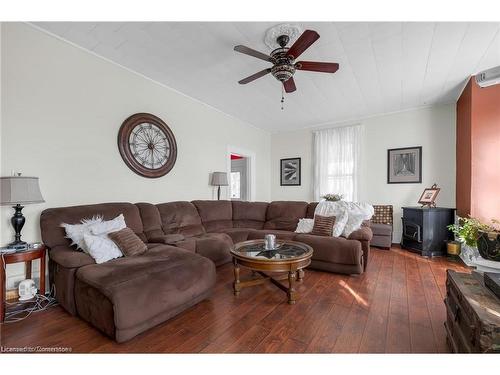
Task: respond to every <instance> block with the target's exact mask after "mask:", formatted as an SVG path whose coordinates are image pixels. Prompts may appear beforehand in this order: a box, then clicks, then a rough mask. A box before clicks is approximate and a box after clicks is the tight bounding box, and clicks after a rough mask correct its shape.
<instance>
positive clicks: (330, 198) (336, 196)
mask: <svg viewBox="0 0 500 375" xmlns="http://www.w3.org/2000/svg"><path fill="white" fill-rule="evenodd" d="M321 198H323V199H324V200H326V201H328V202H338V201H341V200H342V198H344V196H343V195H342V194H325V195H323V196H322V197H321Z"/></svg>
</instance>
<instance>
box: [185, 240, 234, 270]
mask: <svg viewBox="0 0 500 375" xmlns="http://www.w3.org/2000/svg"><path fill="white" fill-rule="evenodd" d="M194 239H195V241H196V253H197V254H200V255H202V256H204V257H206V258H208V259H210V260H211V261H212V262H214V263H215V265H216V266H220V265H222V264H226V263H228V262H230V261H231V253H230V251H231V249H232V247H233V241H232V240H231V237H230V236H229V235H227V234H226V233H205V234H202V235H200V236H196V237H194Z"/></svg>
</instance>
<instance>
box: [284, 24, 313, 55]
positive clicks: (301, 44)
mask: <svg viewBox="0 0 500 375" xmlns="http://www.w3.org/2000/svg"><path fill="white" fill-rule="evenodd" d="M318 39H319V34H318V33H317V32H316V31H313V30H306V31H304V32H303V33H302V35H301V36H300V37H299V39H297V40H296V41H295V43H293V46H291V47H290V49H289V50H288V52H287V53H286V54H287V56H292V57H293V58H294V59H296V58H297V57H299V56H300V55H301V54H302V52H304V51H305V50H306V49H308V48H309V47H310V46H311V44H313V43H314V42H315V41H317V40H318Z"/></svg>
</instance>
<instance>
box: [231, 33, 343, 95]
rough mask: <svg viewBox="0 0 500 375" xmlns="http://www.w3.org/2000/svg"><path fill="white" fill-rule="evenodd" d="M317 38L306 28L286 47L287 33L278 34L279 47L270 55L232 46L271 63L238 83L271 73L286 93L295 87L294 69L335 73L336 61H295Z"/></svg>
mask: <svg viewBox="0 0 500 375" xmlns="http://www.w3.org/2000/svg"><path fill="white" fill-rule="evenodd" d="M318 39H319V34H318V33H317V32H316V31H313V30H306V31H304V32H303V33H302V35H301V36H300V37H299V38H298V39H297V40H296V41H295V43H294V44H293V45H292V46H291V47H286V45H287V44H288V42H289V41H290V37H289V36H288V35H280V36H279V37H278V38H276V41H277V42H278V44H279V46H280V47H279V48H276V49H275V50H274V51H272V52H271V54H270V55H266V54H265V53H262V52H259V51H256V50H254V49H252V48H249V47H246V46H242V45H238V46H236V47H234V50H235V51H236V52H240V53H244V54H245V55H249V56H253V57H256V58H258V59H261V60H264V61H268V62H270V63H272V64H273V66H272V67H271V68H267V69H264V70H261V71H260V72H257V73H255V74H252V75H251V76H249V77H246V78H244V79H242V80H241V81H238V83H239V84H241V85H245V84H247V83H249V82H252V81H255V80H256V79H257V78H260V77H263V76H265V75H266V74H269V73H271V74H272V75H273V76H274V78H276V79H277V80H278V81H280V82H282V83H283V88H284V90H285V91H286V92H287V93H290V92H294V91H295V90H296V89H297V88H296V87H295V81H294V80H293V75H294V73H295V71H296V70H308V71H311V72H323V73H335V72H336V71H337V70H338V69H339V64H337V63H329V62H317V61H298V62H295V60H296V59H297V58H298V57H299V56H300V55H301V54H302V53H303V52H304V51H305V50H306V49H308V48H309V47H310V46H311V45H312V44H313V43H314V42H315V41H316V40H318ZM282 101H283V100H282Z"/></svg>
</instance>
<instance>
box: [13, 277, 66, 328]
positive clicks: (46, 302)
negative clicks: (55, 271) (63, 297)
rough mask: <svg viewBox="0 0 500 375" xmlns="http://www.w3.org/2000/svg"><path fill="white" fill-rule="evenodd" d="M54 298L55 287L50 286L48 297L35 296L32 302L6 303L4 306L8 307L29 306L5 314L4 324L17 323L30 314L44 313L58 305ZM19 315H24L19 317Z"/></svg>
mask: <svg viewBox="0 0 500 375" xmlns="http://www.w3.org/2000/svg"><path fill="white" fill-rule="evenodd" d="M55 296H56V287H55V285H52V288H51V290H50V293H49V295H48V296H45V295H42V294H36V295H35V297H34V300H30V301H18V302H6V304H7V305H10V306H21V305H30V306H29V307H26V308H24V309H21V310H16V311H11V312H6V313H5V320H4V323H15V322H19V321H21V320H24V319H26V318H27V317H29V316H30V315H31V314H32V313H35V312H39V311H45V310H47V309H48V308H50V307H53V306H56V305H57V304H58V303H57V301H56V298H55ZM21 314H24V315H22V316H19V315H21Z"/></svg>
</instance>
